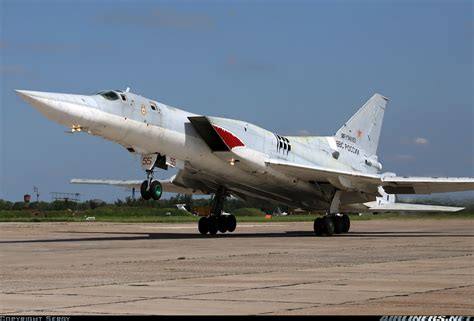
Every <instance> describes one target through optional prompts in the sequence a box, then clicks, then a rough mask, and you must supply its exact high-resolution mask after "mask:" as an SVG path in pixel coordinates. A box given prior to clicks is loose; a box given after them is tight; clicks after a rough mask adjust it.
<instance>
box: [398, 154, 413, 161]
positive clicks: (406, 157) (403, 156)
mask: <svg viewBox="0 0 474 321" xmlns="http://www.w3.org/2000/svg"><path fill="white" fill-rule="evenodd" d="M395 158H396V159H397V160H400V161H405V162H411V161H414V160H416V157H415V156H413V155H407V154H399V155H397V156H395Z"/></svg>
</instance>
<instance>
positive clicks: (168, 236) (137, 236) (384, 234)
mask: <svg viewBox="0 0 474 321" xmlns="http://www.w3.org/2000/svg"><path fill="white" fill-rule="evenodd" d="M68 233H78V234H82V233H84V234H102V235H104V234H113V235H114V236H104V237H83V238H52V239H36V240H11V241H8V240H5V241H0V244H15V243H61V242H96V241H97V242H100V241H134V240H183V239H219V238H222V239H225V238H231V239H244V238H296V237H316V236H315V235H314V233H313V232H312V231H283V232H270V233H238V232H237V233H231V234H229V233H226V234H220V233H218V234H216V235H209V234H208V235H201V234H199V233H198V232H197V231H196V232H193V233H173V232H165V233H133V232H68ZM122 235H123V236H122ZM127 235H128V236H127ZM320 237H322V238H328V237H327V236H320ZM338 237H344V238H347V237H349V238H353V237H355V238H358V237H359V238H364V237H370V238H413V237H436V238H446V237H474V234H456V233H447V232H430V231H424V232H423V231H420V232H417V231H370V232H368V231H367V232H365V231H355V232H349V233H344V234H339V235H333V236H331V238H338Z"/></svg>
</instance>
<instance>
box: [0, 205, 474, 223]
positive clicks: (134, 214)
mask: <svg viewBox="0 0 474 321" xmlns="http://www.w3.org/2000/svg"><path fill="white" fill-rule="evenodd" d="M234 214H235V216H236V217H237V220H238V221H239V222H312V221H314V219H315V217H317V216H316V215H306V214H299V215H287V216H274V217H272V218H271V219H266V218H265V214H264V213H263V212H261V211H259V210H258V209H254V208H241V209H238V210H236V211H235V212H234ZM87 217H94V218H95V221H99V222H121V223H189V222H197V221H198V220H199V217H195V216H192V215H190V214H189V213H187V212H186V211H182V210H179V209H176V208H140V207H126V206H123V207H117V206H104V207H99V208H96V209H94V210H86V211H78V212H73V211H67V210H64V211H47V212H35V211H31V210H18V211H0V222H85V221H86V218H87ZM454 218H456V219H474V213H464V212H461V213H412V214H410V213H406V214H404V213H383V214H378V215H372V214H364V215H362V216H358V215H351V220H353V221H366V220H381V219H387V220H405V219H454Z"/></svg>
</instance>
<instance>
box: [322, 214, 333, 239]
mask: <svg viewBox="0 0 474 321" xmlns="http://www.w3.org/2000/svg"><path fill="white" fill-rule="evenodd" d="M323 226H324V233H325V234H326V235H327V236H331V235H333V234H334V220H333V218H332V217H330V216H325V217H324V218H323Z"/></svg>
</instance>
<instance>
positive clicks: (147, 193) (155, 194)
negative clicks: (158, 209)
mask: <svg viewBox="0 0 474 321" xmlns="http://www.w3.org/2000/svg"><path fill="white" fill-rule="evenodd" d="M152 173H153V172H148V173H147V174H148V178H147V179H146V180H144V181H143V183H142V185H141V186H140V194H141V196H142V198H143V199H144V200H147V201H148V200H149V199H151V198H153V199H154V200H155V201H157V200H159V199H160V198H161V195H162V194H163V187H162V186H161V183H160V182H159V181H156V180H155V181H154V180H153V175H152Z"/></svg>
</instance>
